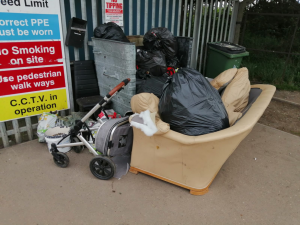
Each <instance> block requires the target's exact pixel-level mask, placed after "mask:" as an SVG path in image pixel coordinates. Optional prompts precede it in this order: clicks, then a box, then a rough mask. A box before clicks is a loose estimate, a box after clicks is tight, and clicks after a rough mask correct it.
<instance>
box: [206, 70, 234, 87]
mask: <svg viewBox="0 0 300 225" xmlns="http://www.w3.org/2000/svg"><path fill="white" fill-rule="evenodd" d="M236 73H237V69H236V68H232V69H229V70H225V71H224V72H223V73H221V74H220V75H219V76H217V77H216V78H215V79H213V80H212V81H211V82H210V84H211V85H212V86H213V87H214V88H215V89H217V90H218V91H219V92H221V91H222V90H223V89H225V88H226V86H228V84H229V83H230V81H232V79H233V78H234V76H235V74H236Z"/></svg>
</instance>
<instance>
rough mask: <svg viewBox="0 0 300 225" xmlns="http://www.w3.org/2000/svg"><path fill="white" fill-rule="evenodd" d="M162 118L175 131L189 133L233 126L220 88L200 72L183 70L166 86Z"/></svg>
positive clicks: (161, 106)
mask: <svg viewBox="0 0 300 225" xmlns="http://www.w3.org/2000/svg"><path fill="white" fill-rule="evenodd" d="M159 113H160V117H161V119H162V120H163V121H164V122H166V123H169V124H170V128H171V130H174V131H176V132H178V133H182V134H185V135H189V136H198V135H203V134H208V133H212V132H216V131H219V130H222V129H225V128H227V127H229V121H228V115H227V112H226V109H225V107H224V105H223V102H222V99H221V97H220V95H219V93H218V91H217V90H216V89H215V88H214V87H212V86H211V84H210V83H209V82H208V81H207V79H206V78H205V77H204V76H203V75H202V74H200V73H199V72H198V71H196V70H194V69H191V68H182V69H179V70H178V72H177V73H175V74H174V75H173V76H172V77H171V78H169V80H168V82H167V83H166V84H165V85H164V88H163V93H162V96H161V98H160V101H159Z"/></svg>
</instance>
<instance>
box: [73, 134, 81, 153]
mask: <svg viewBox="0 0 300 225" xmlns="http://www.w3.org/2000/svg"><path fill="white" fill-rule="evenodd" d="M76 142H80V140H79V139H78V137H71V143H76ZM71 149H72V150H73V151H74V152H76V153H80V152H82V150H83V149H84V145H80V146H73V147H71Z"/></svg>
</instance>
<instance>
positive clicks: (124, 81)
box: [108, 78, 130, 96]
mask: <svg viewBox="0 0 300 225" xmlns="http://www.w3.org/2000/svg"><path fill="white" fill-rule="evenodd" d="M129 82H130V78H127V79H125V80H123V81H122V82H121V83H120V84H118V85H117V86H116V87H115V88H114V89H112V90H111V91H110V92H109V93H108V94H109V95H110V96H112V95H113V94H114V93H116V92H117V91H119V90H120V89H121V88H122V87H124V86H126V85H127V84H128V83H129Z"/></svg>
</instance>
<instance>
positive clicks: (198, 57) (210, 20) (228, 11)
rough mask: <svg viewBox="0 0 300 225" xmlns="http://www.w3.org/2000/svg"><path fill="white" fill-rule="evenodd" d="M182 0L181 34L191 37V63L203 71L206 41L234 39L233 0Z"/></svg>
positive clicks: (234, 9) (234, 6)
mask: <svg viewBox="0 0 300 225" xmlns="http://www.w3.org/2000/svg"><path fill="white" fill-rule="evenodd" d="M194 2H195V1H193V0H190V1H189V0H185V2H184V13H183V15H184V16H183V22H182V33H181V35H182V36H188V37H193V38H194V46H193V53H192V65H191V66H192V67H193V68H195V69H198V70H199V71H200V72H202V73H203V74H204V75H206V74H205V64H206V58H207V43H208V42H216V41H230V42H232V41H233V39H234V31H235V25H236V19H237V12H238V4H239V1H236V0H224V1H215V0H205V1H204V0H196V2H195V4H194Z"/></svg>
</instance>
